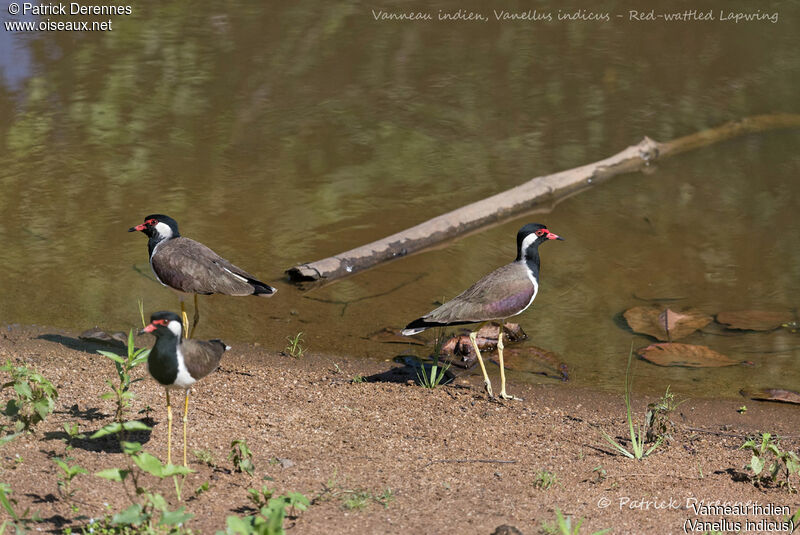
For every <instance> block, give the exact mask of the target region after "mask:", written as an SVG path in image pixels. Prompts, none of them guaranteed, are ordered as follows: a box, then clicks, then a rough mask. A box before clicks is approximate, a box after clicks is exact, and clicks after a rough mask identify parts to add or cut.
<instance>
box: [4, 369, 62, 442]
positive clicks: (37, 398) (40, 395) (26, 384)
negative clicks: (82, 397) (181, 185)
mask: <svg viewBox="0 0 800 535" xmlns="http://www.w3.org/2000/svg"><path fill="white" fill-rule="evenodd" d="M0 372H5V373H7V374H9V375H10V376H11V377H10V379H11V380H10V381H6V382H5V383H3V385H2V386H0V390H5V389H6V388H8V387H11V388H12V389H13V390H14V393H15V394H16V399H11V400H9V401H8V402H7V403H6V405H5V407H4V408H3V411H2V412H3V414H5V415H6V416H8V417H9V418H11V420H12V421H13V422H14V430H15V432H16V433H20V432H25V431H33V428H34V427H35V426H36V424H38V423H40V422H42V421H44V419H45V418H47V416H48V415H49V414H50V413H52V412H53V408H54V407H55V402H56V399H58V391H57V390H56V387H54V386H53V384H52V383H51V382H50V381H48V380H47V379H45V378H44V376H42V374H40V373H39V372H37V371H36V370H33V369H29V368H28V367H26V366H14V365H13V364H12V363H11V361H10V360H7V361H6V363H5V364H4V365H3V366H0ZM14 436H16V434H15V435H14ZM4 438H5V439H6V440H5V441H4V442H8V440H11V439H12V438H14V437H13V436H10V435H9V436H6V437H4ZM1 444H2V443H0V445H1Z"/></svg>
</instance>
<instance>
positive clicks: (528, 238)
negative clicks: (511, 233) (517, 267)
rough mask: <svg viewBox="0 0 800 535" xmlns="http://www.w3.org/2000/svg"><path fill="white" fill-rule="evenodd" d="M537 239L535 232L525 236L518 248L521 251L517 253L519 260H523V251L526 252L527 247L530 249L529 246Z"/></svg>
mask: <svg viewBox="0 0 800 535" xmlns="http://www.w3.org/2000/svg"><path fill="white" fill-rule="evenodd" d="M538 239H539V236H537V235H536V233H535V232H532V233H530V234H528V235H527V236H525V239H524V240H522V246H521V247H520V249H522V250H521V251H520V252H519V253H520V257H521V258H525V251H527V250H528V247H530V246H531V244H533V242H535V241H536V240H538Z"/></svg>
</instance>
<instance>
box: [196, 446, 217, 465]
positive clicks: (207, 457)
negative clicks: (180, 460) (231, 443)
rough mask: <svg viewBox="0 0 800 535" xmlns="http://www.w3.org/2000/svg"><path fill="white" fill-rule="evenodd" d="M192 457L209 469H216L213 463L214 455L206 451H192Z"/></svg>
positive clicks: (214, 462)
mask: <svg viewBox="0 0 800 535" xmlns="http://www.w3.org/2000/svg"><path fill="white" fill-rule="evenodd" d="M192 455H194V456H195V458H196V459H197V460H198V461H200V462H201V463H203V464H204V465H206V466H208V467H209V468H216V467H217V463H216V461H214V455H213V454H212V453H211V452H210V451H208V450H192Z"/></svg>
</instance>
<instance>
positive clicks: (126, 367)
mask: <svg viewBox="0 0 800 535" xmlns="http://www.w3.org/2000/svg"><path fill="white" fill-rule="evenodd" d="M97 352H98V353H100V354H101V355H103V356H104V357H107V358H109V359H111V360H112V361H113V362H114V368H115V369H116V371H117V381H118V383H117V384H114V383H113V382H112V381H110V380H107V381H106V383H107V384H108V386H109V387H110V388H111V390H110V391H108V392H106V393H104V394H103V395H102V396H100V397H101V398H102V399H113V400H114V402H115V404H116V411H115V413H114V420H115V421H116V422H117V423H123V422H124V421H125V419H126V418H125V411H126V410H127V409H128V408H129V407H130V403H131V400H132V399H133V398H134V395H133V392H131V391H130V388H131V385H132V384H133V383H136V382H139V381H141V380H142V379H143V378H142V377H140V378H138V379H131V371H132V370H133V369H134V368H135V367H136V366H138V365H140V364H142V363H143V362H145V361H147V356H148V355H149V354H150V348H146V347H142V348H139V349H136V347H134V345H133V330H130V331H128V353H127V355H124V356H123V355H117V354H116V353H112V352H110V351H103V350H98V351H97Z"/></svg>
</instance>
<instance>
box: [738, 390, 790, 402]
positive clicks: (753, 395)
mask: <svg viewBox="0 0 800 535" xmlns="http://www.w3.org/2000/svg"><path fill="white" fill-rule="evenodd" d="M740 394H742V395H743V396H745V397H748V398H750V399H756V400H758V401H779V402H781V403H794V404H797V405H800V394H798V393H797V392H795V391H793V390H784V389H782V388H765V389H763V390H757V391H755V392H746V391H744V390H742V391H741V392H740Z"/></svg>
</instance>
